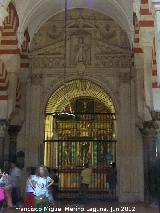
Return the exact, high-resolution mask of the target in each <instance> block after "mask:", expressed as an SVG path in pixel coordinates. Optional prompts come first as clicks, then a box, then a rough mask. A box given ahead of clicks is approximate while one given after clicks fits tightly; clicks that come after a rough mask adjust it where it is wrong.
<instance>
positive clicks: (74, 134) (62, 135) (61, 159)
mask: <svg viewBox="0 0 160 213" xmlns="http://www.w3.org/2000/svg"><path fill="white" fill-rule="evenodd" d="M45 125H46V129H45V141H44V142H45V159H44V161H45V164H46V165H47V166H48V167H50V168H56V169H57V170H58V176H59V196H60V197H66V196H71V197H72V198H73V197H74V198H75V197H76V195H77V196H78V193H77V192H78V190H79V185H80V174H81V171H82V169H83V167H84V165H85V163H88V164H89V165H90V167H91V168H92V179H91V184H90V186H89V196H90V197H92V198H93V197H96V198H97V196H98V197H100V198H106V196H107V197H108V196H109V197H110V196H111V197H113V196H112V195H110V194H109V193H108V184H107V176H108V174H109V173H110V164H111V163H112V162H116V116H115V114H114V113H77V114H75V118H74V119H71V120H56V119H54V118H53V116H52V114H46V123H45ZM99 192H100V193H99ZM75 193H76V194H75Z"/></svg>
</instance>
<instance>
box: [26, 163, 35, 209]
mask: <svg viewBox="0 0 160 213" xmlns="http://www.w3.org/2000/svg"><path fill="white" fill-rule="evenodd" d="M27 173H28V175H27V176H28V178H27V182H26V198H25V202H24V207H25V208H31V207H32V208H34V206H35V202H34V187H35V181H34V179H35V177H36V175H35V168H34V167H28V168H27Z"/></svg>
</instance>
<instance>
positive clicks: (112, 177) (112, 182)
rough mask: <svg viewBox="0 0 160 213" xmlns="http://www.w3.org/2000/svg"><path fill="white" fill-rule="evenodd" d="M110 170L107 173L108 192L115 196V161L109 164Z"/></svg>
mask: <svg viewBox="0 0 160 213" xmlns="http://www.w3.org/2000/svg"><path fill="white" fill-rule="evenodd" d="M111 166H112V167H111V170H110V173H109V175H108V183H109V192H110V194H111V195H113V196H116V185H117V169H116V163H115V162H114V163H112V164H111Z"/></svg>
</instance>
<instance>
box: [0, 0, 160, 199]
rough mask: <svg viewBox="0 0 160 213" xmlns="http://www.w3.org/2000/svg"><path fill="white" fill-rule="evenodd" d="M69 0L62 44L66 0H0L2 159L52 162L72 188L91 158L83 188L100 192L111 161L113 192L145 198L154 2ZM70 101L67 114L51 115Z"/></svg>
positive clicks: (156, 97)
mask: <svg viewBox="0 0 160 213" xmlns="http://www.w3.org/2000/svg"><path fill="white" fill-rule="evenodd" d="M68 3H69V4H68V12H67V38H66V53H65V35H64V34H65V33H64V26H65V22H64V1H62V0H47V1H40V0H27V1H26V0H21V1H19V0H13V1H10V0H0V163H1V166H3V164H4V162H5V161H8V160H15V159H16V160H17V162H18V163H19V165H20V166H21V168H22V169H23V170H24V171H25V169H26V167H28V166H37V165H39V164H42V163H43V164H45V165H46V166H48V167H50V168H57V169H58V172H59V179H60V181H59V182H60V183H59V184H60V186H59V187H60V189H61V190H62V192H63V191H67V192H70V191H72V190H76V189H77V188H78V186H79V185H78V178H79V171H80V169H81V168H83V167H84V164H85V163H89V164H90V166H91V167H92V168H93V171H94V172H93V181H92V184H91V186H90V190H91V191H96V192H99V191H103V192H104V193H105V192H106V186H105V184H106V173H107V172H109V171H110V170H109V169H110V163H113V162H116V165H117V179H118V184H117V189H116V196H117V198H118V199H119V201H122V202H136V201H144V200H147V199H148V197H150V196H151V192H150V191H149V189H148V187H146V186H148V184H150V177H149V176H148V174H149V173H150V168H151V167H152V168H155V169H156V166H157V165H159V159H160V156H159V154H160V150H159V143H160V141H159V132H160V131H159V130H160V125H159V120H160V114H159V111H160V87H159V79H160V78H159V75H160V70H159V63H160V59H159V56H160V54H159V52H160V50H159V43H158V41H159V35H160V34H159V26H158V25H157V23H158V20H159V9H160V6H159V5H160V2H159V1H158V0H154V1H153V2H152V1H151V0H134V1H128V0H118V1H116V0H108V1H104V0H101V3H100V0H94V1H93V0H90V1H87V0H82V1H81V0H77V1H72V0H68ZM65 59H66V83H65V84H64V64H65V61H64V60H65ZM70 107H71V108H72V110H73V112H74V115H75V117H74V118H72V119H70V120H65V119H64V120H63V119H62V120H59V119H56V117H55V116H54V114H55V113H58V112H62V111H65V112H69V110H70ZM153 176H154V174H153Z"/></svg>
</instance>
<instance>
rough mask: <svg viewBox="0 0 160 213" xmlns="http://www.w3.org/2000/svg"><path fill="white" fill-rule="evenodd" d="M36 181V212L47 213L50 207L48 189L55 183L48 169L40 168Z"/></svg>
mask: <svg viewBox="0 0 160 213" xmlns="http://www.w3.org/2000/svg"><path fill="white" fill-rule="evenodd" d="M34 180H35V190H34V195H35V206H36V212H42V213H45V212H47V206H48V197H49V193H48V189H49V187H51V186H52V185H53V183H54V181H53V180H52V179H51V178H50V177H49V176H48V171H47V168H46V167H44V166H40V167H39V168H38V170H37V175H36V178H35V179H34Z"/></svg>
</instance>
